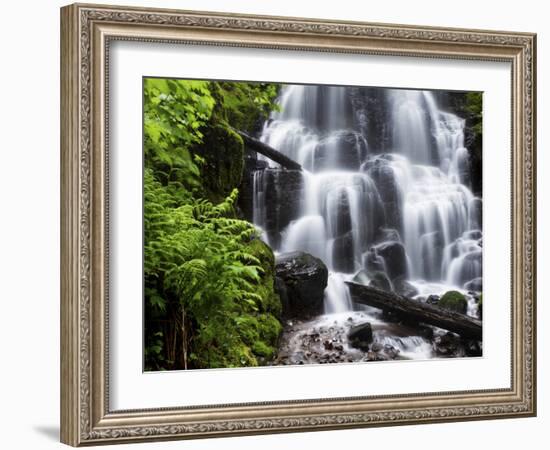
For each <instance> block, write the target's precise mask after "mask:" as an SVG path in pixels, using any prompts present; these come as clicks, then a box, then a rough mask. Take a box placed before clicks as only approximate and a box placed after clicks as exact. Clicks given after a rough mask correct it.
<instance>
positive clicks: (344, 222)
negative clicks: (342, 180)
mask: <svg viewBox="0 0 550 450" xmlns="http://www.w3.org/2000/svg"><path fill="white" fill-rule="evenodd" d="M336 210H337V211H336V224H335V225H336V226H335V229H334V230H333V231H334V236H342V235H344V234H346V233H349V232H350V231H351V212H350V204H349V197H348V193H347V192H346V191H343V190H342V191H340V192H339V193H338V200H337V207H336Z"/></svg>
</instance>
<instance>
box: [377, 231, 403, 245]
mask: <svg viewBox="0 0 550 450" xmlns="http://www.w3.org/2000/svg"><path fill="white" fill-rule="evenodd" d="M386 241H395V242H401V236H400V234H399V231H397V230H396V229H395V228H380V230H378V236H377V243H382V242H386Z"/></svg>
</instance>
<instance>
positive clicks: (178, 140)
mask: <svg viewBox="0 0 550 450" xmlns="http://www.w3.org/2000/svg"><path fill="white" fill-rule="evenodd" d="M143 92H144V95H143V97H144V98H143V102H144V108H143V112H144V121H143V135H144V159H145V164H146V166H147V167H151V168H154V171H155V176H156V177H157V178H158V179H159V180H161V181H162V182H163V184H165V185H171V186H173V187H174V188H175V189H176V190H178V189H185V190H187V189H189V190H195V189H197V188H198V187H199V186H200V180H199V176H200V172H199V169H198V167H197V165H196V164H195V163H196V161H194V160H193V157H192V155H191V153H190V149H191V147H192V146H193V145H197V144H200V143H201V142H202V138H203V133H202V131H201V127H203V126H204V125H205V124H206V123H207V121H208V120H209V119H210V117H211V114H212V110H213V108H214V103H215V102H214V99H213V98H212V96H211V94H210V91H209V90H208V82H206V81H193V80H166V79H159V78H146V79H145V80H144V82H143Z"/></svg>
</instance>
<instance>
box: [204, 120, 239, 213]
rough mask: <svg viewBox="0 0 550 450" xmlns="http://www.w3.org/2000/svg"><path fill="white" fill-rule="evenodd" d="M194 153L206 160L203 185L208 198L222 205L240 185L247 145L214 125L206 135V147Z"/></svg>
mask: <svg viewBox="0 0 550 450" xmlns="http://www.w3.org/2000/svg"><path fill="white" fill-rule="evenodd" d="M194 151H195V152H196V153H197V155H200V158H202V159H203V161H204V162H203V164H202V166H201V172H202V174H203V176H202V185H203V187H204V189H205V194H206V196H207V197H208V198H209V199H210V200H212V201H214V202H219V201H221V200H223V198H224V197H226V196H227V195H229V193H230V192H231V191H232V190H233V189H234V188H235V186H238V185H239V184H240V183H241V178H242V174H243V168H244V143H243V140H242V138H241V137H240V136H239V135H238V134H237V133H235V131H233V130H232V129H231V128H229V127H227V126H224V125H218V124H216V125H212V126H210V127H208V129H207V130H206V131H205V136H204V144H203V145H200V146H197V147H196V148H195V149H194Z"/></svg>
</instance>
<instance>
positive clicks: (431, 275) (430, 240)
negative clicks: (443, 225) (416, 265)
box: [420, 231, 445, 280]
mask: <svg viewBox="0 0 550 450" xmlns="http://www.w3.org/2000/svg"><path fill="white" fill-rule="evenodd" d="M444 247H445V240H444V239H443V234H442V233H441V232H440V231H433V232H431V233H426V234H424V235H422V237H421V238H420V251H421V254H422V273H423V274H425V276H426V278H427V279H428V280H439V279H440V278H441V261H442V259H443V249H444Z"/></svg>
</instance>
